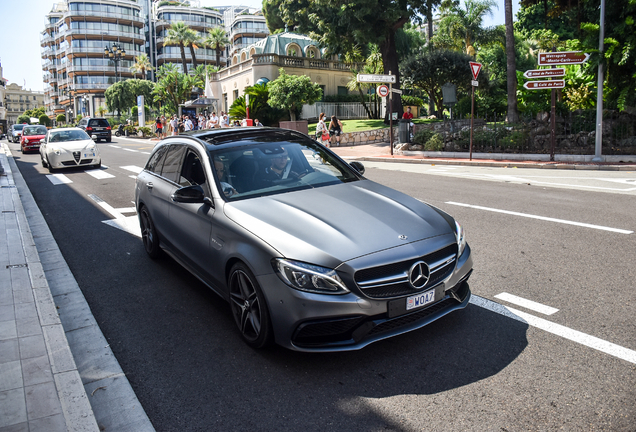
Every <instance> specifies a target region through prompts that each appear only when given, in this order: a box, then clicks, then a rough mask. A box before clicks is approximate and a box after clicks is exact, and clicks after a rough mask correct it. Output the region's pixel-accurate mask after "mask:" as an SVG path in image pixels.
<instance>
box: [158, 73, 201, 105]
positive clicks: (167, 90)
mask: <svg viewBox="0 0 636 432" xmlns="http://www.w3.org/2000/svg"><path fill="white" fill-rule="evenodd" d="M204 86H205V84H204V82H203V80H202V79H201V78H200V77H198V76H194V75H187V74H183V73H180V72H179V71H178V70H177V66H175V65H174V64H171V63H167V64H164V65H161V66H160V67H159V69H158V70H157V83H156V85H155V87H154V88H153V91H152V94H153V96H154V101H155V102H160V103H161V104H162V105H163V107H164V108H165V109H167V110H168V111H169V112H172V113H176V112H177V111H178V109H179V105H181V104H182V103H184V102H185V101H186V100H188V99H189V98H190V94H191V93H192V87H200V88H203V87H204Z"/></svg>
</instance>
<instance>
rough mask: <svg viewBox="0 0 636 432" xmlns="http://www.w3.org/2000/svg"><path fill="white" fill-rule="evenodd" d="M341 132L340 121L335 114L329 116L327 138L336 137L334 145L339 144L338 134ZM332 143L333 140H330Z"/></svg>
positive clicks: (337, 145)
mask: <svg viewBox="0 0 636 432" xmlns="http://www.w3.org/2000/svg"><path fill="white" fill-rule="evenodd" d="M341 133H342V122H341V121H340V120H338V118H337V117H336V116H335V115H332V116H331V121H330V122H329V139H330V141H331V140H333V137H334V136H335V137H336V147H339V146H340V134H341ZM331 143H332V144H333V141H332V142H331Z"/></svg>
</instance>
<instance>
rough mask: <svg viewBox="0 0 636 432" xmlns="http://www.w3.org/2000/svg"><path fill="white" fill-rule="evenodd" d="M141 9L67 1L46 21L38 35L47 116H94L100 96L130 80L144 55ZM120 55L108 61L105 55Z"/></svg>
mask: <svg viewBox="0 0 636 432" xmlns="http://www.w3.org/2000/svg"><path fill="white" fill-rule="evenodd" d="M144 25H145V22H144V17H143V14H142V6H141V5H140V4H139V3H138V2H136V1H134V0H81V1H79V0H67V1H66V2H65V3H57V4H55V5H54V6H53V9H52V10H51V12H50V13H49V14H48V15H47V16H46V25H45V29H44V31H43V32H42V37H41V46H42V68H43V70H44V84H45V90H44V95H45V103H46V106H47V113H48V114H50V115H57V114H65V115H66V116H67V118H75V117H76V116H77V115H78V114H81V115H83V116H86V115H95V113H96V112H97V111H98V110H99V109H100V107H102V106H105V105H106V103H105V98H104V91H105V90H106V89H107V88H108V87H109V86H110V85H112V84H114V83H115V82H117V81H120V80H123V79H129V78H133V77H134V74H133V73H132V72H131V71H130V67H131V66H132V65H133V64H134V58H135V57H136V56H138V55H140V54H144V53H145V52H146V37H145V34H144V30H145V29H144ZM106 48H108V49H110V50H111V51H114V50H115V48H117V51H118V52H119V53H120V55H118V56H115V57H114V58H112V57H110V56H109V55H108V53H107V52H105V49H106Z"/></svg>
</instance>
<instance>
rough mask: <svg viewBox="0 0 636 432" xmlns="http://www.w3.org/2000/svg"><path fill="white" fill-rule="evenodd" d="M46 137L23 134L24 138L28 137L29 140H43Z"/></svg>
mask: <svg viewBox="0 0 636 432" xmlns="http://www.w3.org/2000/svg"><path fill="white" fill-rule="evenodd" d="M44 137H46V135H22V138H24V139H28V140H29V141H35V140H38V141H39V140H41V139H43V138H44Z"/></svg>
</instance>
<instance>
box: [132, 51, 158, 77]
mask: <svg viewBox="0 0 636 432" xmlns="http://www.w3.org/2000/svg"><path fill="white" fill-rule="evenodd" d="M154 69H155V68H154V67H153V66H152V64H151V63H150V59H149V58H148V54H141V55H138V56H137V57H135V64H133V65H132V66H131V67H130V71H131V72H132V73H134V74H135V78H136V77H137V74H138V73H140V74H141V76H142V79H146V73H147V72H148V71H151V70H154Z"/></svg>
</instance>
